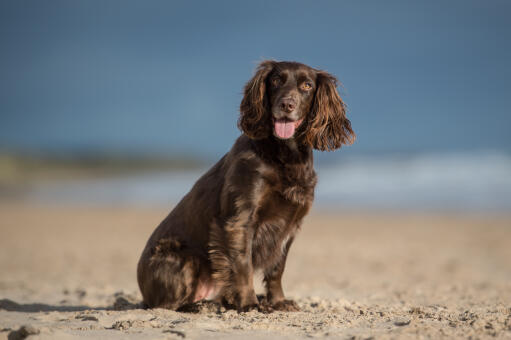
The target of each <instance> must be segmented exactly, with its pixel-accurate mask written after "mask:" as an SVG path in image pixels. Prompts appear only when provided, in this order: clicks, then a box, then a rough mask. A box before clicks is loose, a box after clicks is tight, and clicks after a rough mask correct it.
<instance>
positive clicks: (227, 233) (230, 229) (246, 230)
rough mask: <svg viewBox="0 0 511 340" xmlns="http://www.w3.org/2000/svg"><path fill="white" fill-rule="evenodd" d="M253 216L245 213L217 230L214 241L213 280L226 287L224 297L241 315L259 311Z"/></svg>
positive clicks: (212, 242) (223, 288)
mask: <svg viewBox="0 0 511 340" xmlns="http://www.w3.org/2000/svg"><path fill="white" fill-rule="evenodd" d="M251 221H252V214H251V213H250V212H242V213H239V214H237V216H235V217H234V218H232V219H231V220H230V221H229V222H228V223H226V225H225V226H224V228H220V227H216V228H215V229H216V230H214V231H213V233H212V235H211V236H212V237H211V241H210V259H211V264H212V268H213V278H214V280H215V281H216V282H217V283H219V285H220V286H221V287H222V292H221V297H222V298H223V299H224V300H225V302H227V304H229V305H232V306H234V307H235V308H236V309H237V310H238V311H247V310H250V309H253V308H257V306H258V300H257V297H256V294H255V291H254V279H253V277H254V269H253V266H252V239H253V236H254V226H253V225H252V223H251Z"/></svg>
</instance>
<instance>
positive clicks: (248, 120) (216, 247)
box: [138, 61, 355, 311]
mask: <svg viewBox="0 0 511 340" xmlns="http://www.w3.org/2000/svg"><path fill="white" fill-rule="evenodd" d="M240 112H241V115H240V119H239V127H240V129H241V130H242V131H243V134H242V135H241V136H240V137H239V138H238V140H237V141H236V143H235V144H234V146H233V147H232V149H231V150H230V151H229V152H228V153H227V154H226V155H225V156H224V157H223V158H222V159H221V160H220V161H219V162H218V163H217V164H216V165H215V166H213V167H212V168H211V169H210V170H209V171H208V172H207V173H206V174H205V175H204V176H202V177H201V178H200V179H199V180H198V181H197V183H195V185H194V186H193V188H192V189H191V191H190V192H189V193H188V194H187V195H186V196H185V197H184V198H183V199H182V200H181V202H179V204H178V205H177V206H176V207H175V208H174V210H172V212H171V213H170V214H169V215H168V216H167V218H165V219H164V220H163V222H162V223H161V224H160V225H159V226H158V228H156V230H155V231H154V232H153V234H152V235H151V237H150V238H149V241H148V242H147V245H146V247H145V249H144V251H143V253H142V256H141V258H140V261H139V263H138V283H139V286H140V290H141V292H142V296H143V298H144V303H145V304H146V305H147V306H148V307H160V308H169V309H178V308H180V307H182V306H183V305H186V304H188V303H192V302H196V301H199V300H202V299H206V298H216V299H218V300H219V301H223V302H224V303H226V304H228V305H231V306H234V307H235V308H237V309H238V310H239V311H241V310H247V309H251V308H254V307H258V300H257V297H256V295H255V293H254V288H253V273H254V271H255V270H262V272H263V274H264V282H265V285H266V291H267V295H266V301H267V303H266V304H267V305H269V306H271V307H270V308H272V309H275V310H285V311H296V310H298V306H297V305H296V304H295V303H294V302H293V301H291V300H286V299H285V298H284V293H283V291H282V283H281V279H282V273H283V272H284V266H285V263H286V256H287V253H288V250H289V247H290V246H291V243H292V242H293V239H294V237H295V235H296V233H297V231H298V229H299V227H300V225H301V223H302V219H303V217H304V216H305V215H306V214H307V212H308V211H309V208H310V206H311V204H312V201H313V198H314V187H315V185H316V174H315V172H314V168H313V160H312V149H313V148H314V149H318V150H334V149H337V148H339V147H341V145H342V144H347V143H352V142H353V140H354V139H355V134H354V133H353V131H352V129H351V124H350V121H349V120H348V119H347V118H346V114H345V106H344V103H343V101H342V100H341V98H340V96H339V94H338V92H337V89H336V79H335V77H333V76H332V75H330V74H328V73H326V72H324V71H320V70H316V69H313V68H311V67H309V66H306V65H303V64H300V63H296V62H276V61H264V62H262V63H261V64H260V65H259V67H258V69H257V72H256V74H255V75H254V77H253V78H252V79H251V80H250V81H249V82H248V83H247V84H246V86H245V91H244V97H243V100H242V102H241V106H240Z"/></svg>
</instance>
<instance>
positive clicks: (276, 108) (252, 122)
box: [238, 61, 355, 150]
mask: <svg viewBox="0 0 511 340" xmlns="http://www.w3.org/2000/svg"><path fill="white" fill-rule="evenodd" d="M240 112H241V115H240V119H239V122H238V125H239V127H240V129H241V130H242V131H243V132H244V133H245V134H246V135H247V136H248V137H250V138H252V139H261V138H267V137H269V136H271V135H273V136H275V138H278V139H290V138H295V139H297V140H298V141H300V142H302V143H305V144H308V145H310V146H311V147H313V148H315V149H318V150H335V149H337V148H339V147H341V145H343V144H351V143H353V141H354V140H355V134H354V132H353V130H352V129H351V123H350V121H349V119H348V118H346V109H345V105H344V103H343V101H342V99H341V97H340V96H339V93H338V92H337V79H336V78H335V77H334V76H332V75H330V74H329V73H327V72H324V71H321V70H316V69H313V68H311V67H309V66H307V65H304V64H300V63H296V62H277V61H263V62H262V63H261V64H260V65H259V67H258V68H257V71H256V74H255V75H254V77H253V78H252V79H251V80H250V81H249V82H248V83H247V84H246V86H245V91H244V97H243V100H242V101H241V105H240Z"/></svg>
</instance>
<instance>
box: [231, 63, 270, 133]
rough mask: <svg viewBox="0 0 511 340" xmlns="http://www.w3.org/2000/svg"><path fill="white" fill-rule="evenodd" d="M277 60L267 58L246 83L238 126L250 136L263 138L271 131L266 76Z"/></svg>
mask: <svg viewBox="0 0 511 340" xmlns="http://www.w3.org/2000/svg"><path fill="white" fill-rule="evenodd" d="M274 65H275V62H274V61H272V60H265V61H263V62H261V63H260V64H259V66H258V68H257V71H256V74H255V75H254V76H253V77H252V79H250V80H249V81H248V83H247V84H246V85H245V90H244V95H243V99H242V100H241V105H240V118H239V120H238V127H239V128H240V130H241V131H243V132H244V133H245V134H246V135H247V136H248V137H250V138H252V139H261V138H265V137H267V136H268V135H269V134H270V132H271V125H270V119H269V117H268V114H269V108H268V105H269V104H268V98H267V95H266V77H267V76H268V74H269V73H270V72H271V71H272V69H273V66H274Z"/></svg>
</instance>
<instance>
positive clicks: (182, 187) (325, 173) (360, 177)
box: [27, 153, 511, 211]
mask: <svg viewBox="0 0 511 340" xmlns="http://www.w3.org/2000/svg"><path fill="white" fill-rule="evenodd" d="M316 170H317V173H318V177H319V183H318V186H317V189H316V201H315V205H316V206H323V207H329V208H340V209H343V208H344V209H365V208H370V209H375V208H376V209H417V210H477V211H511V157H510V156H509V155H507V154H498V153H474V154H449V155H446V154H441V155H438V154H436V155H435V154H427V155H417V156H409V157H391V156H388V155H387V156H379V157H375V156H371V157H369V156H364V157H362V156H360V157H350V158H349V159H345V160H342V161H339V162H338V163H336V164H325V163H323V164H317V165H316ZM205 171H206V169H201V170H193V171H182V172H166V173H146V174H141V175H136V176H130V177H120V178H109V179H94V180H72V181H65V182H58V183H52V184H51V183H46V184H40V185H38V186H36V187H34V188H33V189H32V190H31V191H29V192H28V194H27V199H29V200H36V201H46V202H47V201H50V202H55V203H87V204H101V205H103V204H135V205H145V206H147V205H173V204H175V203H177V202H178V201H179V200H180V199H181V197H183V195H185V194H186V192H188V190H190V188H191V187H192V185H193V183H194V182H195V181H196V180H197V179H198V178H199V177H200V176H201V175H202V174H203V173H204V172H205Z"/></svg>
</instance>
